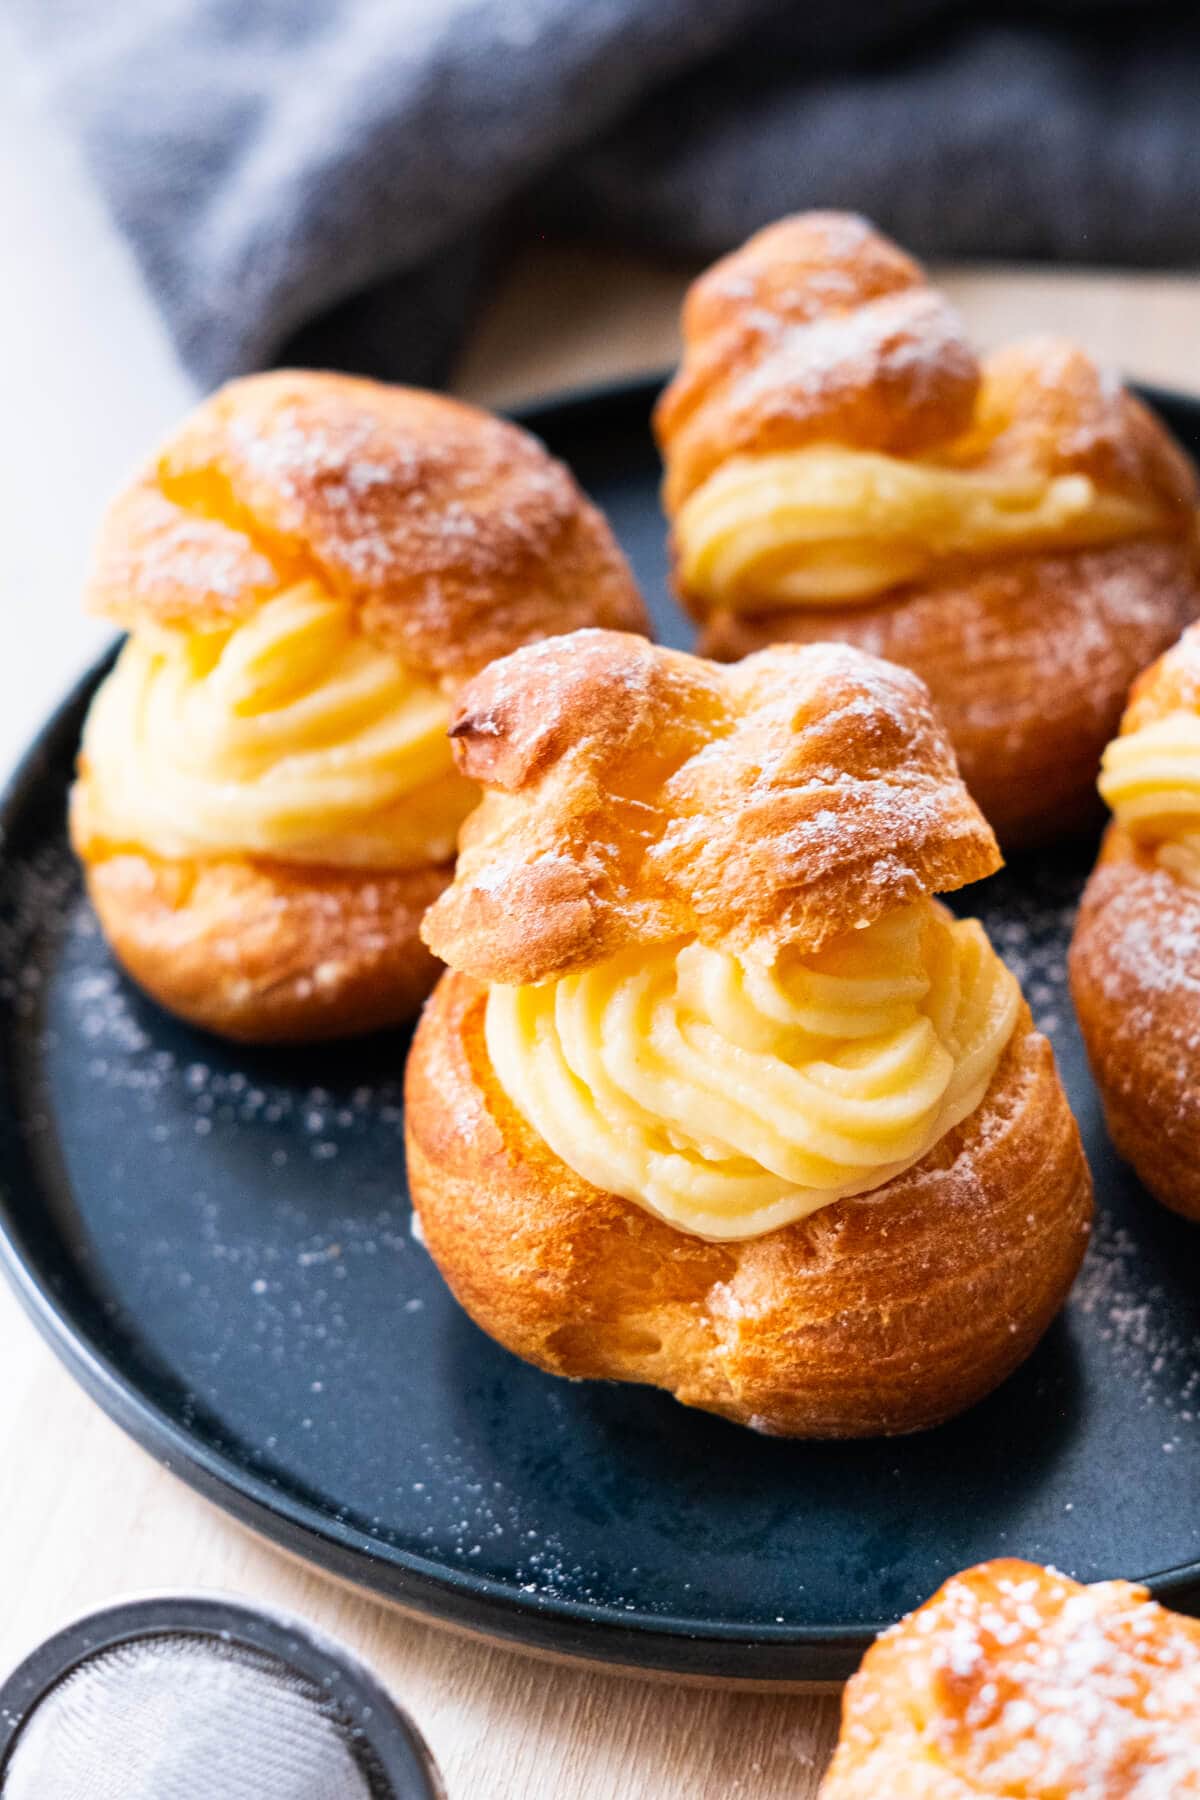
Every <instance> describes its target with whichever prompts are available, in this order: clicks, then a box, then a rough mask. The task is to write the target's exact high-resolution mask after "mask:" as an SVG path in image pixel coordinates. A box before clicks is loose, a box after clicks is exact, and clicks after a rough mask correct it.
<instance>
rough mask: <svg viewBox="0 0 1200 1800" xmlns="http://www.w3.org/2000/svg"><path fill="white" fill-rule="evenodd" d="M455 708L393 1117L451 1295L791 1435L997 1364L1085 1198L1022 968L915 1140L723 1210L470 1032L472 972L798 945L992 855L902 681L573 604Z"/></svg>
mask: <svg viewBox="0 0 1200 1800" xmlns="http://www.w3.org/2000/svg"><path fill="white" fill-rule="evenodd" d="M452 730H453V732H454V735H455V738H456V742H457V743H458V745H459V755H460V758H461V762H462V766H463V768H464V770H465V771H466V772H467V773H468V774H469V775H470V776H471V777H472V778H473V779H475V780H478V781H480V782H481V783H482V784H483V786H484V788H485V797H484V799H483V801H482V803H481V805H480V806H479V808H478V809H477V811H476V812H475V814H473V815H472V817H471V818H470V819H469V820H468V822H467V825H466V826H465V828H464V831H463V835H462V848H461V852H460V858H459V865H458V873H457V876H456V879H455V881H454V882H453V884H452V885H451V886H450V887H449V888H448V889H447V890H446V892H445V893H444V894H443V895H442V897H441V898H440V899H439V900H438V901H437V902H436V904H435V905H434V906H433V907H432V908H431V910H430V912H429V913H428V914H427V916H426V921H425V926H424V934H425V937H426V940H427V942H429V944H430V945H431V946H432V947H433V949H434V950H435V951H436V953H437V954H438V955H439V956H442V957H443V958H444V959H445V960H447V961H448V962H449V963H450V964H451V968H450V970H449V971H448V972H447V973H446V974H445V975H444V976H443V977H442V980H441V981H440V983H439V985H438V987H437V989H436V990H435V992H434V995H433V997H432V999H431V1000H430V1002H429V1004H428V1005H427V1007H426V1009H425V1012H424V1014H423V1017H422V1019H421V1022H420V1024H419V1026H418V1029H417V1033H416V1037H415V1039H414V1043H413V1048H412V1052H411V1055H410V1058H409V1064H408V1072H407V1077H406V1084H407V1085H406V1129H407V1153H408V1167H409V1181H410V1187H411V1191H412V1194H413V1199H414V1204H415V1206H416V1209H417V1212H418V1214H419V1217H420V1220H421V1224H422V1227H423V1232H424V1236H425V1239H426V1242H427V1243H428V1246H429V1249H430V1251H431V1253H432V1254H433V1256H434V1258H435V1260H436V1261H437V1263H438V1265H439V1267H440V1269H441V1271H442V1273H443V1274H444V1276H445V1277H446V1279H447V1281H448V1283H449V1285H450V1286H451V1288H452V1289H453V1291H454V1293H455V1294H456V1296H457V1297H458V1299H459V1300H460V1302H461V1303H462V1304H463V1306H464V1307H465V1308H466V1310H467V1311H468V1312H469V1313H470V1314H471V1316H472V1317H473V1318H474V1319H475V1321H476V1322H477V1323H478V1324H479V1325H481V1326H482V1327H483V1329H484V1330H486V1331H488V1332H489V1333H490V1334H491V1335H492V1336H494V1337H495V1338H497V1339H498V1340H499V1341H500V1342H501V1343H502V1344H504V1345H505V1346H506V1347H507V1348H509V1349H511V1350H513V1351H514V1352H516V1354H518V1355H520V1356H523V1357H524V1358H526V1359H527V1360H528V1361H530V1362H533V1363H535V1364H536V1365H537V1366H538V1367H540V1368H543V1369H546V1370H548V1371H550V1372H552V1373H555V1374H559V1375H566V1376H570V1377H599V1378H608V1379H617V1380H626V1381H636V1382H645V1383H650V1384H653V1385H655V1386H659V1387H663V1388H665V1389H667V1390H668V1391H669V1392H671V1393H673V1394H674V1395H676V1397H677V1398H678V1399H680V1400H681V1401H683V1402H684V1403H685V1404H688V1405H692V1406H697V1407H701V1408H704V1409H705V1410H708V1411H711V1412H715V1413H719V1414H721V1415H723V1416H724V1417H726V1418H729V1419H731V1420H734V1421H736V1422H738V1423H741V1424H746V1425H750V1426H752V1427H754V1428H755V1429H757V1430H761V1431H764V1432H773V1433H780V1434H786V1435H796V1436H810V1437H850V1436H867V1435H877V1434H886V1433H894V1432H904V1431H912V1430H917V1429H920V1428H922V1427H924V1426H928V1425H932V1424H935V1423H937V1422H938V1421H939V1420H941V1419H944V1418H946V1417H949V1416H950V1415H951V1414H953V1413H955V1412H957V1411H959V1410H961V1409H962V1408H963V1407H965V1406H967V1405H970V1404H971V1403H972V1402H973V1401H974V1400H976V1399H978V1398H980V1397H981V1396H982V1395H983V1394H985V1393H987V1392H988V1391H989V1390H990V1389H991V1388H992V1387H994V1386H995V1385H996V1384H997V1383H998V1382H999V1381H1001V1380H1003V1378H1004V1377H1005V1376H1006V1375H1007V1374H1008V1373H1009V1372H1010V1371H1011V1370H1012V1369H1013V1368H1014V1367H1016V1365H1017V1364H1018V1363H1019V1362H1020V1361H1021V1360H1022V1359H1023V1358H1024V1357H1025V1356H1026V1355H1027V1354H1028V1353H1029V1351H1030V1350H1031V1349H1032V1347H1033V1345H1034V1344H1035V1343H1036V1341H1037V1339H1038V1338H1039V1336H1040V1335H1041V1333H1042V1332H1043V1331H1044V1330H1045V1328H1046V1326H1047V1325H1048V1324H1049V1322H1050V1320H1051V1318H1052V1317H1053V1316H1054V1313H1055V1312H1056V1311H1057V1309H1058V1307H1059V1306H1060V1305H1061V1303H1062V1300H1063V1298H1064V1297H1065V1294H1066V1292H1067V1289H1068V1288H1069V1286H1070V1284H1071V1281H1072V1279H1073V1278H1074V1275H1075V1272H1076V1270H1077V1268H1078V1265H1079V1261H1080V1258H1081V1256H1082V1253H1083V1249H1084V1246H1085V1243H1086V1238H1087V1232H1088V1228H1089V1222H1090V1215H1091V1183H1090V1179H1089V1176H1088V1172H1087V1168H1086V1164H1085V1162H1084V1159H1083V1155H1082V1151H1081V1148H1080V1144H1079V1137H1078V1132H1077V1130H1076V1127H1075V1123H1074V1120H1073V1119H1072V1117H1071V1114H1070V1111H1069V1109H1068V1107H1067V1103H1066V1099H1065V1097H1064V1095H1063V1091H1062V1088H1061V1085H1060V1083H1059V1080H1058V1075H1057V1071H1056V1069H1055V1066H1054V1059H1053V1054H1052V1052H1051V1050H1050V1047H1049V1045H1048V1044H1047V1042H1046V1040H1045V1039H1044V1038H1043V1037H1041V1036H1040V1034H1038V1033H1037V1032H1036V1031H1035V1030H1034V1028H1033V1025H1032V1021H1031V1019H1030V1016H1029V1013H1028V1010H1027V1008H1026V1007H1025V1006H1024V1003H1023V1002H1020V1001H1019V999H1018V1000H1017V1001H1016V1002H1015V1007H1014V1011H1013V1013H1012V1014H1011V1016H1010V1023H1009V1024H1008V1025H1007V1026H1006V1027H1005V1038H1006V1040H1007V1041H1004V1040H1003V1039H1002V1040H1001V1042H1002V1045H1003V1047H1002V1049H1001V1050H1000V1051H999V1058H998V1061H997V1062H995V1064H994V1073H993V1074H992V1076H991V1079H990V1080H989V1081H988V1083H987V1086H986V1091H985V1093H984V1095H983V1098H982V1100H981V1101H980V1102H979V1104H978V1105H977V1106H976V1107H975V1108H974V1110H972V1111H971V1112H970V1114H969V1116H967V1117H965V1118H962V1119H960V1121H959V1122H958V1123H956V1124H955V1125H953V1126H952V1127H951V1128H950V1129H948V1130H947V1131H946V1132H945V1133H944V1135H941V1136H940V1137H939V1138H938V1140H937V1141H936V1143H934V1144H933V1146H932V1147H931V1148H930V1149H928V1150H927V1151H926V1152H925V1153H924V1154H922V1155H920V1157H919V1159H918V1160H917V1161H915V1162H913V1163H911V1164H910V1165H909V1166H907V1167H906V1168H904V1169H903V1170H902V1171H901V1172H900V1173H899V1174H894V1175H891V1176H890V1178H888V1179H886V1180H884V1181H883V1182H882V1184H881V1185H877V1186H875V1187H871V1188H869V1190H868V1191H866V1192H860V1193H857V1194H854V1195H851V1196H850V1197H847V1198H841V1199H834V1200H831V1201H828V1202H827V1203H825V1204H821V1205H818V1206H817V1207H816V1208H815V1209H814V1210H811V1211H810V1212H809V1213H808V1215H807V1216H804V1217H800V1218H797V1219H795V1221H794V1222H793V1223H790V1224H787V1225H784V1226H782V1227H781V1228H778V1229H772V1230H766V1231H761V1230H760V1231H758V1232H756V1233H754V1234H752V1235H744V1236H739V1237H737V1238H736V1239H733V1240H729V1239H722V1240H718V1239H715V1238H713V1237H712V1236H708V1235H700V1234H698V1233H697V1231H696V1230H694V1229H681V1228H679V1227H678V1226H677V1225H675V1224H672V1223H669V1222H667V1221H666V1219H665V1218H663V1217H661V1216H659V1215H658V1214H657V1213H656V1212H655V1211H654V1210H653V1209H652V1208H651V1207H649V1206H648V1205H647V1204H645V1203H640V1202H639V1201H638V1200H636V1199H634V1198H630V1197H627V1196H626V1195H623V1194H618V1193H615V1192H612V1191H609V1190H606V1189H602V1188H601V1187H599V1186H597V1185H595V1184H593V1182H591V1181H589V1180H588V1179H586V1178H585V1177H584V1176H583V1175H582V1174H580V1173H579V1172H578V1171H577V1170H576V1168H574V1167H572V1166H571V1165H570V1164H569V1163H568V1162H567V1161H566V1160H564V1159H563V1158H562V1157H560V1156H559V1155H556V1154H555V1153H554V1152H553V1151H552V1150H551V1148H550V1146H549V1144H548V1143H547V1142H546V1141H545V1139H544V1137H543V1136H542V1135H541V1134H540V1133H539V1132H538V1130H537V1129H536V1128H535V1127H534V1125H533V1124H532V1123H531V1122H530V1120H529V1118H528V1117H527V1116H526V1114H525V1113H524V1112H523V1111H522V1110H521V1109H520V1107H519V1106H518V1105H517V1103H516V1102H515V1101H514V1099H513V1098H512V1095H511V1092H510V1087H509V1081H508V1079H506V1072H505V1070H504V1068H502V1067H501V1066H499V1065H498V1064H497V1063H496V1061H495V1060H494V1058H493V1052H492V1048H491V1046H490V1044H489V1036H488V1025H487V1015H488V1006H489V995H490V994H491V995H494V994H495V993H496V992H498V991H499V989H500V988H504V989H507V988H510V987H512V986H513V985H514V984H515V985H520V984H529V983H535V984H544V983H551V982H555V981H561V980H563V979H564V978H565V977H568V976H569V975H570V973H571V972H572V971H579V970H586V969H593V968H599V967H602V966H603V965H604V963H605V961H606V960H607V959H609V958H612V957H614V956H617V957H628V958H632V959H634V961H636V960H637V958H638V956H639V955H640V954H643V953H645V954H649V953H651V952H654V951H655V950H657V948H658V947H660V946H661V945H662V944H663V942H664V941H668V940H676V939H687V940H694V941H695V942H696V943H699V944H704V945H711V946H714V947H719V948H720V949H721V950H722V952H726V951H728V950H729V948H730V946H732V945H736V946H738V947H739V950H738V953H739V954H740V955H744V956H745V957H746V958H747V959H748V960H749V961H752V960H753V959H754V958H756V957H757V958H760V959H766V960H767V961H768V962H769V960H770V959H771V958H772V957H773V956H775V955H776V954H777V953H779V951H780V950H781V948H782V947H786V948H787V950H788V951H789V953H790V952H791V951H794V950H799V951H801V952H802V953H804V954H806V955H808V954H812V955H816V954H819V953H820V952H821V951H822V947H824V948H825V949H826V950H828V949H829V948H830V947H831V946H833V947H834V948H836V947H837V946H838V945H839V944H841V943H844V942H845V941H846V937H847V934H848V933H849V934H850V935H851V936H852V937H854V936H863V935H864V934H866V933H867V928H868V927H870V926H871V925H872V924H873V923H874V922H875V921H886V920H889V919H893V918H896V917H897V916H898V915H899V912H900V911H901V910H902V909H904V908H906V907H914V906H915V907H927V906H929V905H930V904H931V902H930V901H929V899H928V895H929V894H930V893H931V892H932V891H934V890H941V891H946V890H948V889H951V888H955V887H958V886H961V885H963V884H964V883H965V882H967V881H970V880H975V879H978V878H979V877H980V876H982V875H984V874H987V873H989V872H990V871H991V870H992V869H994V868H995V867H996V866H997V862H998V858H997V854H996V849H995V844H994V840H993V838H992V836H991V833H990V832H989V831H988V829H987V827H986V826H985V824H984V822H983V820H982V819H981V818H980V815H979V813H978V811H977V809H976V808H975V807H974V806H973V805H972V804H971V802H970V801H969V799H968V797H967V795H966V793H965V790H964V789H963V787H962V784H961V782H960V781H959V780H958V778H957V777H956V775H955V773H954V768H953V762H952V759H951V756H950V752H949V749H948V746H947V744H946V742H945V739H944V737H943V735H942V733H941V731H940V728H939V727H938V725H937V723H936V721H935V719H934V717H933V715H932V712H931V710H930V708H929V705H928V699H927V696H926V695H925V693H924V690H923V689H922V688H921V685H920V683H919V682H918V681H917V680H916V679H915V678H914V677H913V676H912V675H910V674H909V673H907V672H906V671H904V670H901V669H898V668H892V667H889V666H888V665H885V664H881V663H879V662H877V661H875V660H874V659H872V658H869V657H866V656H863V655H862V654H861V653H859V652H856V651H854V650H850V649H847V648H845V647H842V646H838V645H828V646H822V647H819V648H811V649H799V648H796V647H791V646H783V647H780V648H777V649H774V650H770V651H764V652H762V653H760V654H759V655H757V656H754V657H752V658H750V659H748V660H747V661H746V662H745V663H742V664H740V665H738V666H736V667H734V668H729V669H721V668H719V667H718V666H716V665H713V664H709V663H705V662H703V661H701V660H700V659H697V658H694V657H688V656H684V655H681V654H679V653H676V652H671V651H665V650H658V649H655V648H653V647H652V646H650V645H648V644H645V643H643V642H641V641H640V640H638V639H635V638H630V637H626V636H620V635H616V634H612V633H604V632H588V633H585V634H581V635H577V636H576V637H574V638H572V639H565V640H551V641H550V642H548V643H546V644H543V645H537V646H533V647H530V648H528V649H526V650H523V651H520V652H518V653H516V654H515V655H514V656H512V657H509V658H506V659H505V660H504V661H502V662H500V663H498V664H495V665H493V666H492V667H491V668H489V669H488V670H486V671H485V672H484V673H483V674H482V675H481V676H479V677H478V678H477V679H476V680H475V681H474V682H473V683H471V684H470V686H469V687H468V688H467V689H466V690H465V692H464V694H463V696H462V697H461V700H460V703H459V707H458V711H457V714H456V718H455V722H454V725H453V727H452ZM1007 979H1011V978H1007ZM497 984H499V988H498V987H497ZM874 997H875V998H878V995H875V996H874ZM732 1087H733V1080H732V1075H731V1088H732Z"/></svg>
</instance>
